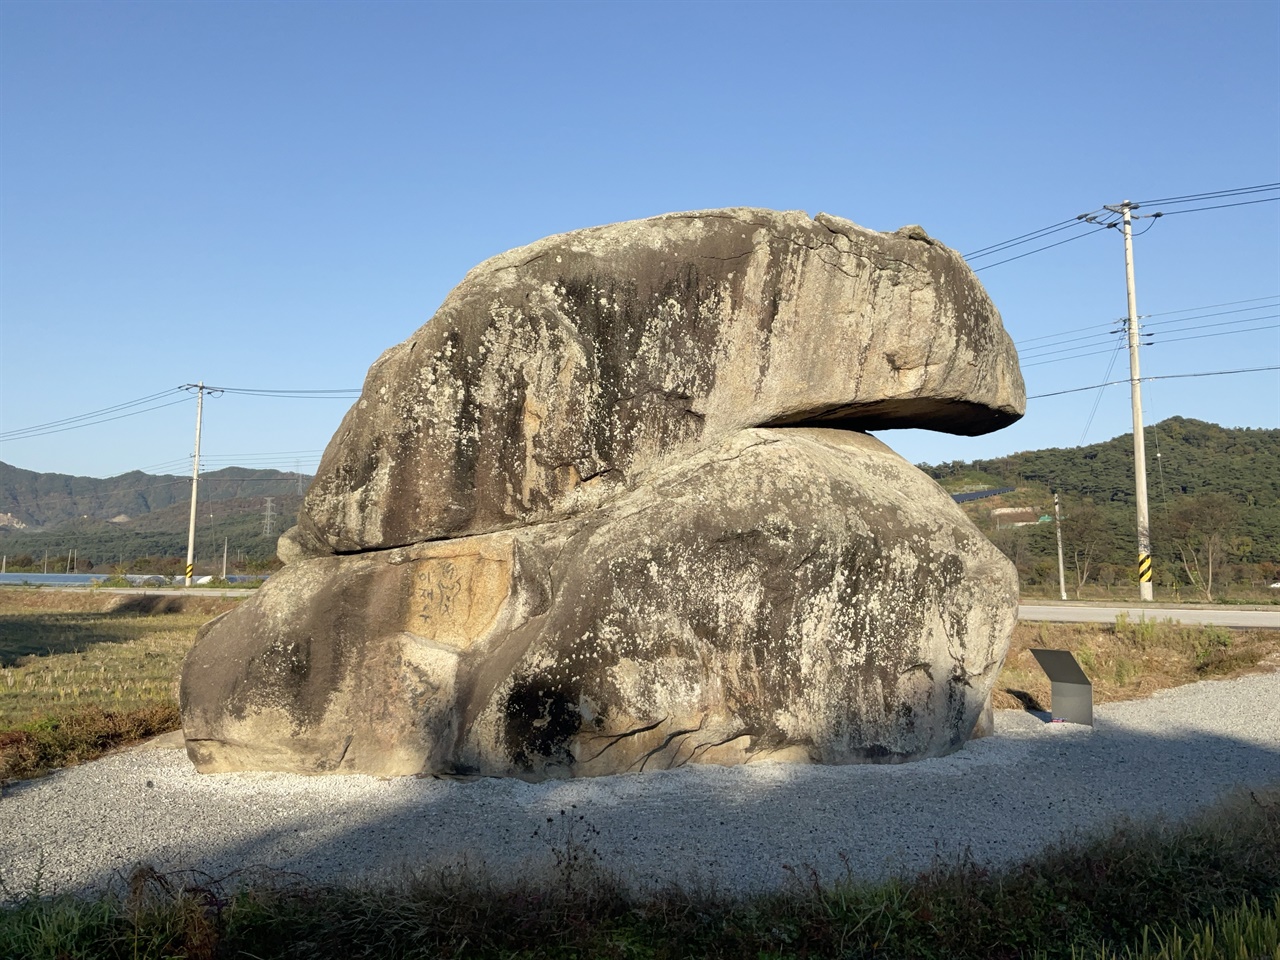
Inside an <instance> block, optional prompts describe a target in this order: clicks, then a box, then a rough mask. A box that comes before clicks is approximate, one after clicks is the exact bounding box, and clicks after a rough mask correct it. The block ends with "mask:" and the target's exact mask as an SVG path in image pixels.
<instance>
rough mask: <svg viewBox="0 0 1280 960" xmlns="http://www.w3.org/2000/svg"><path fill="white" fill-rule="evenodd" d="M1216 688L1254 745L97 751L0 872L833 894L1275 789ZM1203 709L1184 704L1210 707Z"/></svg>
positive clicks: (1275, 757)
mask: <svg viewBox="0 0 1280 960" xmlns="http://www.w3.org/2000/svg"><path fill="white" fill-rule="evenodd" d="M1232 686H1233V689H1232V691H1231V694H1232V695H1233V696H1237V697H1241V698H1249V697H1253V698H1255V699H1254V700H1246V701H1243V702H1245V713H1243V714H1241V715H1239V716H1238V717H1237V719H1236V722H1237V725H1239V726H1241V729H1242V730H1246V731H1247V732H1246V733H1244V736H1250V735H1251V734H1252V733H1261V734H1262V735H1261V736H1260V737H1259V738H1258V739H1257V740H1249V739H1243V738H1236V737H1231V736H1226V735H1218V734H1206V733H1194V732H1193V733H1187V732H1185V731H1181V732H1180V731H1179V730H1178V729H1175V728H1174V726H1173V725H1172V724H1171V726H1170V729H1169V731H1168V733H1167V735H1166V734H1164V733H1160V732H1156V733H1152V732H1135V731H1134V730H1132V729H1126V727H1125V726H1124V725H1123V724H1124V723H1128V722H1129V720H1127V719H1126V720H1123V721H1122V720H1120V719H1116V718H1117V717H1121V716H1122V717H1125V718H1131V717H1132V716H1133V715H1134V714H1133V713H1132V711H1131V709H1130V712H1129V713H1125V714H1116V713H1114V712H1113V711H1111V710H1110V709H1109V707H1103V708H1101V709H1100V710H1099V714H1098V717H1097V726H1096V727H1095V728H1088V727H1080V726H1076V725H1072V724H1042V723H1040V722H1039V721H1038V720H1034V719H1033V718H1030V717H1027V716H1025V715H1023V714H1019V713H1018V712H1017V711H1001V712H1000V713H999V714H998V720H997V733H996V735H995V736H994V737H992V738H988V739H985V740H979V741H974V742H971V743H969V744H968V745H967V746H966V747H965V748H964V749H962V750H961V751H959V752H957V753H955V754H953V755H951V756H949V757H944V758H939V759H936V760H926V761H920V762H916V763H911V764H901V765H883V766H877V765H864V766H851V767H815V766H799V765H788V764H760V765H756V766H748V767H739V768H719V767H701V768H684V769H681V770H678V771H664V772H655V773H646V774H636V775H627V776H615V777H603V778H597V779H591V780H576V781H559V782H552V783H542V784H525V783H522V782H519V781H512V780H494V779H480V780H476V781H473V782H466V783H464V782H458V781H451V780H437V779H434V778H423V779H413V778H409V779H400V780H377V779H375V778H337V780H335V781H334V782H333V784H332V785H327V782H326V780H325V779H324V778H304V777H289V776H283V775H240V774H231V775H219V776H209V777H201V776H197V775H195V774H194V773H189V772H187V771H188V770H189V768H187V767H185V756H184V755H180V754H177V753H176V752H174V751H156V752H154V753H153V754H149V755H148V756H149V757H152V758H153V759H152V760H150V761H142V760H140V761H137V762H135V763H134V764H133V766H131V767H121V769H120V770H119V771H118V772H117V773H116V774H113V777H116V778H117V779H118V780H119V781H120V782H119V783H116V782H114V781H113V782H112V783H111V785H110V786H108V784H107V780H105V779H104V777H105V773H106V771H105V770H104V769H103V768H104V766H105V764H106V763H109V762H110V761H104V762H103V763H100V764H91V765H89V767H96V768H98V770H95V771H91V770H89V769H88V768H78V769H72V770H67V771H63V772H62V773H59V774H56V775H54V776H53V777H50V778H47V779H45V780H39V781H32V782H29V783H24V784H19V785H16V786H14V787H12V788H11V789H10V791H9V796H8V797H6V798H5V799H4V800H3V801H0V864H9V866H8V867H5V868H2V872H3V874H4V879H5V881H6V882H7V883H8V884H9V887H10V890H11V891H12V890H13V889H15V888H16V889H22V888H23V887H24V886H27V885H29V884H30V882H31V880H32V878H33V876H32V871H33V869H34V858H35V857H36V855H37V854H36V851H37V850H38V851H40V853H41V854H42V856H43V859H44V865H45V868H44V883H45V885H46V887H47V886H48V885H49V884H50V882H51V881H53V882H56V884H57V886H58V888H59V889H60V890H63V891H72V892H79V891H83V890H87V889H90V888H99V887H102V886H104V885H108V884H111V883H113V882H114V883H123V882H124V879H125V877H127V875H128V873H129V871H130V870H131V869H132V867H133V866H134V865H135V864H137V863H139V862H147V863H150V864H151V865H152V866H154V867H155V868H156V869H158V870H160V871H161V872H168V871H173V870H181V869H194V870H196V871H199V872H201V873H202V874H204V875H206V876H208V877H213V878H220V877H226V876H227V875H229V874H232V873H233V872H234V871H237V870H245V869H250V868H252V869H253V870H254V871H256V872H255V875H256V876H258V877H259V878H261V877H262V876H263V875H264V874H262V873H261V872H260V871H264V870H265V871H287V872H289V873H290V875H291V876H300V877H303V878H306V879H307V880H308V881H311V882H314V883H318V884H347V883H353V882H359V881H361V880H363V879H383V880H386V879H391V880H394V879H395V878H396V877H403V876H404V875H405V873H406V872H407V871H414V872H417V873H418V874H420V875H421V874H426V873H431V872H432V871H436V870H440V869H443V868H448V867H450V866H451V865H457V864H459V863H463V862H465V863H467V864H469V865H470V866H471V867H477V866H483V867H484V868H486V869H487V870H488V871H490V873H491V874H492V875H493V876H494V877H495V878H497V879H498V881H499V882H505V881H507V880H515V879H517V878H520V877H529V876H544V877H550V878H552V880H553V881H554V878H556V877H557V876H562V874H563V869H564V868H563V864H564V863H565V857H566V856H568V855H570V854H574V855H576V856H578V857H579V862H580V863H583V864H588V863H589V864H590V865H592V866H593V867H594V866H599V867H603V868H604V869H605V870H609V871H614V872H616V873H618V874H619V875H621V876H622V877H623V878H624V879H625V880H626V881H627V882H628V883H629V884H630V885H632V886H634V887H636V888H639V889H644V888H650V887H656V886H663V885H668V884H671V883H676V882H679V883H682V884H684V885H686V886H697V887H700V888H702V889H707V890H718V891H722V892H745V891H749V890H758V889H762V888H773V889H778V888H781V887H784V886H786V885H787V884H788V882H794V877H795V876H796V872H797V871H798V872H799V873H800V875H802V876H815V877H816V878H818V879H819V880H820V881H822V882H831V881H834V880H837V879H840V878H842V877H845V876H852V877H855V878H859V879H868V880H874V879H882V878H884V877H886V876H888V875H892V874H912V873H914V872H917V871H919V870H922V869H926V868H928V867H929V866H931V865H932V864H934V863H936V862H938V861H942V862H957V861H959V860H960V859H962V858H966V857H971V858H972V859H973V860H975V861H976V862H978V863H980V864H1000V863H1006V862H1010V861H1013V860H1017V859H1020V858H1023V857H1025V856H1028V855H1030V854H1033V853H1035V852H1036V851H1037V850H1039V849H1041V848H1043V847H1044V846H1045V845H1046V844H1047V843H1050V842H1052V841H1054V840H1057V839H1059V838H1062V837H1064V836H1067V837H1070V836H1073V835H1074V836H1091V835H1094V834H1096V833H1098V832H1100V831H1101V830H1103V829H1105V828H1106V827H1107V826H1109V825H1110V824H1112V823H1113V822H1114V821H1116V819H1117V818H1123V817H1128V818H1131V819H1133V820H1134V821H1137V822H1142V823H1149V822H1151V821H1152V820H1154V819H1159V818H1161V817H1164V818H1169V819H1171V820H1176V819H1179V818H1182V817H1184V816H1186V815H1188V814H1190V813H1192V812H1193V811H1195V810H1196V809H1198V808H1200V807H1203V806H1205V805H1207V804H1210V803H1212V802H1214V801H1216V800H1218V799H1219V798H1221V797H1222V796H1223V795H1224V794H1225V793H1227V792H1229V791H1231V790H1233V789H1240V788H1243V789H1249V788H1257V787H1262V786H1267V785H1270V784H1275V783H1280V740H1278V739H1277V721H1276V719H1275V718H1274V716H1273V715H1272V713H1273V705H1272V706H1268V704H1267V703H1262V702H1257V698H1259V697H1262V696H1264V695H1265V696H1270V695H1272V693H1273V692H1274V690H1275V686H1274V684H1271V685H1267V684H1264V683H1250V682H1249V681H1236V682H1234V683H1233V685H1232ZM1170 699H1171V698H1170V697H1168V696H1165V697H1161V698H1160V700H1161V702H1162V704H1163V706H1162V710H1161V711H1160V712H1159V713H1157V716H1163V715H1165V714H1168V715H1169V716H1171V717H1174V718H1175V719H1176V718H1177V716H1178V712H1177V710H1176V709H1175V710H1168V709H1164V708H1166V707H1168V706H1169V703H1168V701H1169V700H1170ZM1206 702H1207V701H1204V702H1201V703H1200V706H1199V708H1200V709H1201V710H1211V708H1212V706H1213V705H1212V704H1210V705H1209V707H1208V708H1206V707H1205V703H1206ZM1132 706H1133V705H1132V704H1129V705H1128V707H1129V708H1132ZM1237 706H1238V705H1232V707H1231V709H1232V710H1236V709H1237ZM1241 720H1243V724H1242V723H1241ZM1250 725H1252V727H1250ZM1259 727H1260V729H1259ZM1002 729H1003V730H1004V733H1002V732H1001V730H1002ZM179 759H180V760H181V763H179V762H178V761H179ZM148 763H152V764H154V770H153V769H152V767H151V766H147V764H148ZM174 769H178V770H180V773H179V775H176V776H175V775H174V773H173V770H174ZM99 771H101V772H99ZM342 781H346V783H347V786H343V785H342ZM352 784H354V785H355V786H354V787H353V786H351V785H352ZM90 807H92V813H91V814H90V813H88V812H87V811H88V810H89V808H90ZM37 832H38V833H39V836H32V834H33V833H37ZM19 853H20V854H21V856H20V857H17V858H16V859H15V855H16V854H19ZM558 864H559V866H557V865H558ZM55 865H56V869H50V868H51V867H54V866H55ZM22 870H25V871H26V873H21V872H19V871H22ZM246 876H247V875H246ZM233 882H234V881H233Z"/></svg>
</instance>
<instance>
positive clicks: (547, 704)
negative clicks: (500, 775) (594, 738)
mask: <svg viewBox="0 0 1280 960" xmlns="http://www.w3.org/2000/svg"><path fill="white" fill-rule="evenodd" d="M578 700H579V698H578V695H577V694H576V693H575V692H573V691H572V690H571V689H569V688H567V687H566V686H563V685H561V684H559V683H556V682H555V681H553V680H551V679H550V678H549V677H547V676H545V675H538V674H535V675H531V676H516V677H515V678H514V679H513V682H512V685H511V690H510V691H509V692H508V693H507V696H506V698H505V699H504V701H503V704H502V716H503V721H504V725H503V741H504V744H505V747H506V751H507V755H508V756H509V757H510V758H511V762H512V763H513V764H515V765H516V766H517V767H519V768H521V769H523V770H526V771H527V770H532V769H534V767H535V766H537V767H546V766H557V765H566V766H567V765H570V764H572V763H573V755H572V753H571V752H570V750H569V745H570V741H571V740H572V739H573V738H574V737H575V736H576V735H577V734H578V731H579V730H580V729H581V727H582V714H581V713H580V712H579V710H578Z"/></svg>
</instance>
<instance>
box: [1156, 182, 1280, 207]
mask: <svg viewBox="0 0 1280 960" xmlns="http://www.w3.org/2000/svg"><path fill="white" fill-rule="evenodd" d="M1268 190H1280V183H1259V184H1255V185H1254V186H1252V187H1233V188H1231V189H1230V190H1214V191H1211V192H1209V193H1188V194H1183V195H1182V196H1180V197H1157V198H1156V199H1155V200H1139V201H1138V203H1139V205H1142V204H1146V205H1150V204H1153V203H1191V202H1193V201H1196V200H1212V199H1214V198H1216V197H1233V196H1243V195H1244V194H1249V193H1265V192H1267V191H1268Z"/></svg>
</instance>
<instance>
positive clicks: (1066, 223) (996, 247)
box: [963, 211, 1097, 260]
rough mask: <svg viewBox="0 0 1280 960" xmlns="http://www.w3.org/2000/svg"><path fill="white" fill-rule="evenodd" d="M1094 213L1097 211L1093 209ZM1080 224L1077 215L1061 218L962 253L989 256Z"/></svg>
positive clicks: (971, 255)
mask: <svg viewBox="0 0 1280 960" xmlns="http://www.w3.org/2000/svg"><path fill="white" fill-rule="evenodd" d="M1094 212H1095V213H1096V212H1097V211H1094ZM1079 225H1080V218H1079V217H1072V218H1071V219H1070V220H1062V221H1060V222H1059V223H1051V224H1049V226H1047V227H1041V228H1040V229H1039V230H1032V231H1031V232H1030V233H1024V234H1022V236H1020V237H1014V238H1013V239H1012V240H1002V241H1001V242H1000V243H993V244H991V245H990V246H987V247H979V248H978V249H977V250H974V251H972V252H971V253H966V254H963V256H964V258H965V259H966V260H972V259H974V258H975V257H989V256H991V255H992V254H995V253H999V252H1001V251H1003V250H1008V249H1010V248H1012V247H1016V246H1018V245H1019V244H1022V243H1030V242H1031V241H1032V240H1039V239H1041V238H1042V237H1047V236H1049V234H1051V233H1057V232H1059V231H1060V230H1066V229H1068V228H1069V227H1075V226H1079Z"/></svg>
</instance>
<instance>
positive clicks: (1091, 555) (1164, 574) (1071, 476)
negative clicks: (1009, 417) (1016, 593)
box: [921, 417, 1280, 597]
mask: <svg viewBox="0 0 1280 960" xmlns="http://www.w3.org/2000/svg"><path fill="white" fill-rule="evenodd" d="M1145 433H1146V450H1147V491H1148V494H1147V496H1148V502H1149V504H1150V514H1151V536H1152V541H1153V554H1154V555H1155V558H1156V581H1157V587H1159V586H1160V585H1161V584H1162V583H1163V584H1164V585H1165V586H1166V587H1167V588H1168V589H1170V590H1171V591H1176V590H1178V589H1179V588H1180V587H1182V586H1185V587H1189V588H1192V589H1194V590H1198V591H1200V592H1201V593H1202V594H1203V595H1204V596H1206V597H1208V596H1210V595H1214V596H1217V595H1219V594H1220V593H1221V589H1225V588H1226V587H1228V586H1230V585H1231V584H1232V583H1253V584H1254V585H1255V586H1256V585H1257V584H1258V583H1260V582H1261V581H1264V580H1267V581H1269V580H1273V579H1274V578H1276V577H1280V430H1263V429H1235V428H1228V427H1220V426H1217V425H1216V424H1212V423H1204V422H1203V421H1200V420H1188V419H1185V418H1183V417H1172V418H1170V419H1168V420H1165V421H1163V422H1161V423H1157V424H1155V425H1153V426H1149V427H1147V428H1146V431H1145ZM921 469H923V470H924V471H925V472H926V473H928V474H929V475H930V476H931V477H933V478H934V479H935V480H937V481H938V482H939V483H941V484H942V485H943V487H945V488H946V489H947V490H949V491H950V492H952V493H959V492H962V491H969V490H977V489H981V488H984V487H987V488H990V487H1013V488H1015V490H1014V492H1013V493H1009V494H1005V495H1004V496H998V497H992V498H990V499H986V500H978V501H974V502H973V503H966V504H964V505H963V506H964V509H965V511H966V512H967V513H968V514H969V515H970V516H971V517H972V518H973V519H974V521H975V522H976V523H977V524H978V526H979V527H980V528H981V529H983V530H984V531H985V532H986V533H987V534H988V535H989V536H990V537H991V538H992V540H993V541H994V542H995V543H996V545H997V546H999V547H1000V549H1002V550H1003V551H1004V552H1005V553H1006V554H1007V555H1008V556H1009V557H1010V558H1011V559H1013V560H1014V562H1015V563H1016V564H1017V565H1018V569H1019V572H1020V573H1021V574H1022V577H1023V583H1024V585H1027V584H1035V583H1037V582H1044V581H1046V580H1047V579H1049V578H1053V579H1055V580H1056V575H1057V571H1056V545H1055V543H1054V531H1053V524H1052V523H1047V524H1046V523H1039V524H1035V523H1033V524H1031V525H1030V526H1011V525H1010V523H1011V522H1013V521H1012V520H1010V521H1009V522H1005V521H1003V520H1002V513H1001V511H1002V510H1004V508H1009V507H1012V508H1017V509H1018V510H1019V512H1020V515H1021V516H1020V518H1019V519H1026V518H1027V517H1031V518H1033V519H1034V517H1036V516H1044V515H1046V514H1048V515H1052V513H1053V494H1054V493H1058V494H1060V495H1061V499H1062V517H1063V523H1062V529H1063V538H1064V541H1065V550H1066V556H1067V566H1068V568H1069V569H1070V568H1072V567H1075V568H1076V570H1075V573H1076V574H1077V576H1078V579H1080V580H1082V581H1087V580H1089V579H1090V578H1098V577H1101V578H1102V579H1103V580H1104V581H1105V580H1107V579H1108V578H1110V577H1115V578H1129V577H1131V576H1132V574H1133V569H1134V564H1135V560H1134V558H1135V557H1136V550H1137V540H1136V518H1135V513H1134V498H1135V494H1134V478H1133V437H1132V435H1131V434H1128V435H1125V436H1122V437H1116V438H1115V439H1112V440H1108V441H1106V442H1105V443H1095V444H1091V445H1090V446H1087V447H1078V448H1074V449H1057V448H1054V449H1047V450H1035V451H1030V452H1027V453H1016V454H1013V455H1011V456H1007V457H1000V458H998V459H994V460H975V461H973V462H970V463H964V462H959V461H956V462H952V463H942V464H937V465H929V464H922V465H921ZM1215 583H1216V585H1215Z"/></svg>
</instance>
